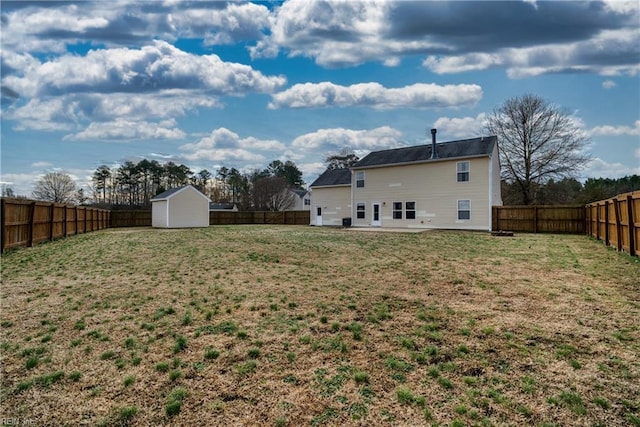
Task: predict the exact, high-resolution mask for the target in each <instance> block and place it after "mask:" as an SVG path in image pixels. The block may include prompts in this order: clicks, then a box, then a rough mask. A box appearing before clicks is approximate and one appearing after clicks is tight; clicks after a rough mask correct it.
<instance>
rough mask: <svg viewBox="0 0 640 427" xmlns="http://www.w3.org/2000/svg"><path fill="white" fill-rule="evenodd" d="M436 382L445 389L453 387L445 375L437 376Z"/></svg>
mask: <svg viewBox="0 0 640 427" xmlns="http://www.w3.org/2000/svg"><path fill="white" fill-rule="evenodd" d="M438 384H440V385H441V386H442V387H444V388H446V389H447V390H451V389H452V388H453V383H452V382H451V380H449V379H448V378H445V377H438Z"/></svg>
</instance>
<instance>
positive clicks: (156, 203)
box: [151, 185, 211, 228]
mask: <svg viewBox="0 0 640 427" xmlns="http://www.w3.org/2000/svg"><path fill="white" fill-rule="evenodd" d="M210 202H211V200H209V198H208V197H207V196H205V195H204V194H202V193H201V192H200V191H198V190H197V189H196V188H195V187H193V186H191V185H185V186H184V187H178V188H172V189H171V190H167V191H165V192H164V193H161V194H158V195H157V196H155V197H154V198H153V199H151V225H152V226H153V227H156V228H189V227H208V226H209V203H210Z"/></svg>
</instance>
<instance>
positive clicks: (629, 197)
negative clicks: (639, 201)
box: [627, 194, 636, 256]
mask: <svg viewBox="0 0 640 427" xmlns="http://www.w3.org/2000/svg"><path fill="white" fill-rule="evenodd" d="M627 216H628V217H629V255H631V256H634V255H635V254H636V242H635V240H636V228H635V227H636V222H635V219H634V217H633V196H632V195H631V194H627Z"/></svg>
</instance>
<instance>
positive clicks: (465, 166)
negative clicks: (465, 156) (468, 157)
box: [456, 162, 469, 182]
mask: <svg viewBox="0 0 640 427" xmlns="http://www.w3.org/2000/svg"><path fill="white" fill-rule="evenodd" d="M456 172H457V174H456V175H457V180H458V182H466V181H469V162H457V163H456Z"/></svg>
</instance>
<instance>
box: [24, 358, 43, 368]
mask: <svg viewBox="0 0 640 427" xmlns="http://www.w3.org/2000/svg"><path fill="white" fill-rule="evenodd" d="M39 364H40V358H39V357H38V356H30V357H29V358H28V359H27V361H26V362H25V368H27V369H33V368H35V367H36V366H38V365H39Z"/></svg>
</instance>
